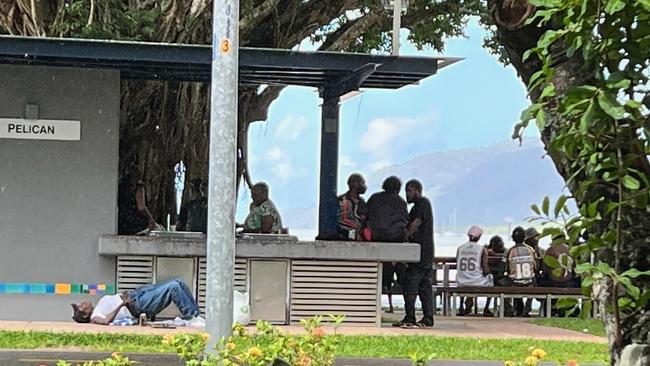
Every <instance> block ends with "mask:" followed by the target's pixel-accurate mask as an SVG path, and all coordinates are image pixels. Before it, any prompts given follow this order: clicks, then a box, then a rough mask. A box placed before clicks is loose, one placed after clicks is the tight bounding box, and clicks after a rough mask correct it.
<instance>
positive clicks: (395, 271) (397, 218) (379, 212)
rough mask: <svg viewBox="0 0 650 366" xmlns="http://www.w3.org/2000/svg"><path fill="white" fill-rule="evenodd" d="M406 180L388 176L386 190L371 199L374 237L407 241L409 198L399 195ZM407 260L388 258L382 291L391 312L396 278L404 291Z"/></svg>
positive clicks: (375, 239) (369, 216)
mask: <svg viewBox="0 0 650 366" xmlns="http://www.w3.org/2000/svg"><path fill="white" fill-rule="evenodd" d="M401 187H402V182H401V181H400V180H399V178H397V177H396V176H391V177H388V178H386V180H385V181H384V184H383V185H382V188H383V190H384V191H383V192H377V193H375V194H373V195H372V196H370V199H369V200H368V228H369V229H370V238H366V239H368V240H372V241H379V242H398V243H401V242H404V241H405V237H404V234H405V232H406V231H405V230H406V224H407V220H408V211H407V208H406V201H404V199H403V198H402V197H400V195H399V190H400V188H401ZM404 270H405V266H404V264H403V263H394V262H386V263H383V266H382V292H383V293H385V294H387V295H388V307H389V309H388V312H389V313H392V312H393V282H394V280H395V275H397V282H398V283H399V285H400V286H401V288H402V293H403V292H404V288H405V282H404Z"/></svg>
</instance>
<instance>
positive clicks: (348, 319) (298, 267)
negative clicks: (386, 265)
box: [290, 260, 381, 325]
mask: <svg viewBox="0 0 650 366" xmlns="http://www.w3.org/2000/svg"><path fill="white" fill-rule="evenodd" d="M380 276H381V272H380V271H379V270H378V265H377V263H372V262H339V261H308V260H294V261H292V262H291V308H290V313H291V323H297V322H299V321H300V319H305V318H310V317H313V316H315V315H323V316H325V318H324V319H323V320H324V321H325V320H327V319H326V318H327V315H328V314H333V315H345V322H344V323H345V324H346V325H355V324H357V325H368V324H379V320H380V317H379V314H378V310H379V300H380V299H379V298H378V293H379V290H380V289H378V288H377V284H378V283H379V280H380V278H379V277H380Z"/></svg>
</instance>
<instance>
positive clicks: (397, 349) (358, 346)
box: [0, 331, 609, 363]
mask: <svg viewBox="0 0 650 366" xmlns="http://www.w3.org/2000/svg"><path fill="white" fill-rule="evenodd" d="M340 340H341V344H340V346H339V349H338V352H337V355H339V356H347V357H382V358H385V357H401V358H406V357H409V356H410V355H411V354H412V353H414V352H416V351H417V352H418V354H421V355H428V354H435V359H463V360H508V359H510V360H523V359H524V358H525V357H526V356H527V355H528V347H531V346H534V347H539V348H542V349H544V350H545V351H546V352H548V356H547V358H546V359H545V360H546V361H551V362H561V363H565V362H566V361H567V360H570V359H573V360H577V361H579V362H597V363H607V362H608V360H609V354H608V353H607V346H606V345H605V344H598V343H585V342H561V341H535V340H525V339H524V340H521V339H491V340H485V339H483V340H481V339H473V338H454V337H431V336H342V337H341V338H340ZM0 348H21V349H36V348H74V349H82V350H89V351H107V352H112V351H120V352H165V353H166V352H173V350H172V349H171V348H170V347H168V346H164V345H163V344H162V336H154V335H135V334H80V333H46V332H15V331H0Z"/></svg>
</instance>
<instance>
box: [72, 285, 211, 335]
mask: <svg viewBox="0 0 650 366" xmlns="http://www.w3.org/2000/svg"><path fill="white" fill-rule="evenodd" d="M171 303H174V305H176V307H177V308H178V310H180V312H181V317H182V318H183V319H185V320H189V321H190V322H189V325H193V326H205V320H203V318H201V317H200V316H199V306H198V304H197V303H196V301H195V300H194V297H192V292H191V291H190V289H189V288H188V287H187V285H186V284H185V283H184V282H183V281H182V280H181V279H178V278H175V279H172V280H169V281H166V282H162V283H156V284H153V285H146V286H142V287H140V288H137V289H135V290H133V291H129V292H124V293H121V294H116V295H105V296H102V298H101V299H99V301H98V302H97V306H94V307H93V304H91V303H90V301H82V302H81V303H80V304H71V305H72V309H73V311H74V312H73V315H72V319H73V320H74V321H76V322H77V323H93V324H101V325H109V324H111V323H112V322H121V321H124V320H128V321H130V320H131V319H132V318H138V317H139V316H140V314H147V317H148V318H150V319H152V318H154V317H155V316H156V315H157V314H158V313H160V312H161V311H163V310H164V309H165V308H166V307H167V306H169V304H171Z"/></svg>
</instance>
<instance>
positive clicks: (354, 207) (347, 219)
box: [336, 173, 368, 240]
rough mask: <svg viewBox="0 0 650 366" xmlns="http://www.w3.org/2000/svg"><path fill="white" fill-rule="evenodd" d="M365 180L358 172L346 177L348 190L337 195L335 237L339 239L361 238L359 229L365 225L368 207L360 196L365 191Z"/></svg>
mask: <svg viewBox="0 0 650 366" xmlns="http://www.w3.org/2000/svg"><path fill="white" fill-rule="evenodd" d="M366 189H367V188H366V181H365V179H363V176H362V175H361V174H358V173H353V174H350V176H349V177H348V191H347V192H345V193H344V194H342V195H340V196H339V197H338V199H337V200H338V208H337V212H336V238H337V239H339V240H363V238H362V237H361V231H362V230H363V229H364V228H365V226H366V220H367V218H368V208H367V206H366V201H365V200H364V199H363V197H361V195H363V194H364V193H366Z"/></svg>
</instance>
